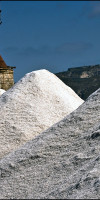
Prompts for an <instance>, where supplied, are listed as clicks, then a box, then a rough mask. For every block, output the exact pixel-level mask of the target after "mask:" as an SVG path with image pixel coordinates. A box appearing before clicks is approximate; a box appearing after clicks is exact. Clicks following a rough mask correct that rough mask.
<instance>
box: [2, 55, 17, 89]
mask: <svg viewBox="0 0 100 200" xmlns="http://www.w3.org/2000/svg"><path fill="white" fill-rule="evenodd" d="M14 68H16V67H11V66H7V65H6V63H5V62H4V60H3V58H2V57H1V55H0V89H4V90H8V89H9V88H11V87H12V86H13V85H14V77H13V69H14Z"/></svg>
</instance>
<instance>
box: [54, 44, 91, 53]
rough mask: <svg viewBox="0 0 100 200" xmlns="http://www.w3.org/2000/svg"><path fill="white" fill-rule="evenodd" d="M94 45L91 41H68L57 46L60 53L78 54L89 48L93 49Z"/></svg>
mask: <svg viewBox="0 0 100 200" xmlns="http://www.w3.org/2000/svg"><path fill="white" fill-rule="evenodd" d="M92 47H93V45H92V44H91V43H88V42H87V43H86V42H75V43H74V42H73V43H71V42H66V43H64V44H62V45H60V46H58V47H57V48H56V52H57V53H59V54H65V53H66V54H69V53H71V54H77V53H83V52H85V51H86V50H88V49H91V48H92Z"/></svg>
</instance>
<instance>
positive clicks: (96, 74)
mask: <svg viewBox="0 0 100 200" xmlns="http://www.w3.org/2000/svg"><path fill="white" fill-rule="evenodd" d="M55 75H56V76H57V77H58V78H59V79H61V80H62V81H63V82H64V83H65V84H66V85H68V86H69V87H71V88H72V89H73V90H74V91H75V92H76V93H77V94H78V95H79V96H80V97H81V98H82V99H84V100H86V99H87V97H88V96H89V95H90V94H92V93H93V92H94V91H96V90H97V89H98V88H99V87H100V65H99V64H98V65H89V66H82V67H76V68H69V69H68V70H67V71H64V72H59V73H56V74H55Z"/></svg>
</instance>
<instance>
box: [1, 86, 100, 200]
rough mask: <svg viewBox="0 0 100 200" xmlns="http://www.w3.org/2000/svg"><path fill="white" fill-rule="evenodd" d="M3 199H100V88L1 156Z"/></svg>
mask: <svg viewBox="0 0 100 200" xmlns="http://www.w3.org/2000/svg"><path fill="white" fill-rule="evenodd" d="M0 198H1V199H10V198H11V199H99V198H100V89H98V90H97V91H96V92H95V93H93V94H92V95H91V96H90V97H89V98H88V99H87V101H86V102H85V103H83V104H82V105H81V106H80V107H79V108H78V109H77V110H75V111H74V112H72V113H71V114H70V115H68V116H67V117H65V118H64V119H63V120H61V121H60V122H58V123H56V124H55V125H53V126H52V127H50V128H49V129H48V130H46V131H45V132H43V133H41V134H39V135H38V136H37V137H35V138H34V139H33V140H32V141H29V142H27V143H26V144H25V145H23V146H22V147H20V149H18V150H17V151H14V152H12V153H10V154H9V155H7V156H5V157H4V158H3V159H1V161H0Z"/></svg>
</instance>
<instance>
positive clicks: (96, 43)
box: [0, 1, 100, 82]
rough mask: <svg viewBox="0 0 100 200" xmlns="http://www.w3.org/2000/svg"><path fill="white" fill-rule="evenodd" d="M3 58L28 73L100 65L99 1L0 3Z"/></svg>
mask: <svg viewBox="0 0 100 200" xmlns="http://www.w3.org/2000/svg"><path fill="white" fill-rule="evenodd" d="M0 8H1V10H2V13H1V18H2V24H1V25H0V54H1V56H2V57H3V59H4V60H5V62H6V64H7V65H9V66H16V69H15V70H14V79H15V82H17V81H18V80H19V79H20V78H22V77H23V76H24V75H25V74H26V73H29V72H31V71H34V70H39V69H47V70H49V71H51V72H53V73H56V72H61V71H66V70H67V69H68V68H70V67H79V66H83V65H92V64H100V2H99V1H0Z"/></svg>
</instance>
